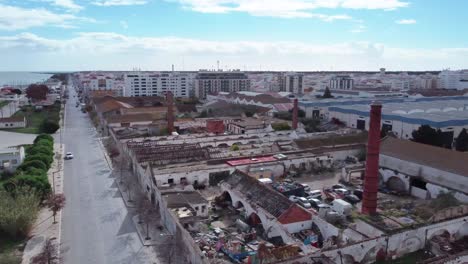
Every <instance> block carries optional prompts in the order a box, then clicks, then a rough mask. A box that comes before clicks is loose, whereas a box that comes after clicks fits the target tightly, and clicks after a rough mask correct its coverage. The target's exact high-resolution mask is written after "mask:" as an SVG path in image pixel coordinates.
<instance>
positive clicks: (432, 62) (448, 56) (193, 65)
mask: <svg viewBox="0 0 468 264" xmlns="http://www.w3.org/2000/svg"><path fill="white" fill-rule="evenodd" d="M0 54H2V59H3V60H6V61H9V62H10V63H8V64H3V65H4V66H2V65H0V70H7V69H10V70H11V69H13V70H59V69H61V70H93V69H102V70H106V69H107V70H119V69H120V70H129V69H131V68H132V67H141V68H143V69H149V70H167V69H170V64H172V63H176V64H177V63H181V61H182V58H184V62H185V66H186V67H185V70H197V69H200V68H209V67H211V66H212V65H214V64H215V62H216V60H221V61H222V63H223V65H228V66H229V67H230V68H244V66H245V67H247V68H248V69H252V70H258V69H259V65H264V67H262V68H263V69H265V66H266V65H268V66H267V67H268V68H267V69H268V70H304V71H305V70H328V69H331V68H333V70H376V69H378V68H380V67H383V66H384V67H386V68H388V69H393V70H434V69H442V68H446V67H452V68H467V67H468V48H465V47H458V48H441V49H406V48H399V47H391V46H386V45H383V44H380V43H370V42H345V43H329V44H311V43H305V42H293V41H278V42H262V41H207V40H201V39H189V38H178V37H131V36H127V35H123V34H116V33H109V32H88V33H80V34H77V35H76V36H75V37H73V38H69V39H51V38H44V37H40V36H38V35H35V34H31V33H22V34H17V35H12V36H2V37H0ZM25 61H28V63H25ZM29 62H31V63H29ZM2 67H4V68H2ZM6 67H8V68H6ZM179 67H180V64H179Z"/></svg>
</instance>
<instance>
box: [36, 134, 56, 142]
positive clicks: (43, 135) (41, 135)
mask: <svg viewBox="0 0 468 264" xmlns="http://www.w3.org/2000/svg"><path fill="white" fill-rule="evenodd" d="M41 139H45V140H48V141H50V142H54V138H53V137H52V136H51V135H48V134H40V135H39V136H37V137H36V138H35V139H34V144H36V143H37V142H38V141H39V140H41Z"/></svg>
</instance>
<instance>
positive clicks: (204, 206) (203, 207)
mask: <svg viewBox="0 0 468 264" xmlns="http://www.w3.org/2000/svg"><path fill="white" fill-rule="evenodd" d="M205 210H206V205H202V207H201V212H202V213H204V212H205Z"/></svg>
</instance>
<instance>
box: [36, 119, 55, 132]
mask: <svg viewBox="0 0 468 264" xmlns="http://www.w3.org/2000/svg"><path fill="white" fill-rule="evenodd" d="M59 128H60V125H59V124H58V122H56V121H50V120H44V122H42V124H41V127H40V129H41V131H42V132H44V133H48V134H53V133H55V132H56V131H57V130H58V129H59Z"/></svg>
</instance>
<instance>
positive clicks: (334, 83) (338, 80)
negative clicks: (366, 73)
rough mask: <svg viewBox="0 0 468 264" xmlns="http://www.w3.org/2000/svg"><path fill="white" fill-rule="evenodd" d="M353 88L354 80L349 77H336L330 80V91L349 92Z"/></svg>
mask: <svg viewBox="0 0 468 264" xmlns="http://www.w3.org/2000/svg"><path fill="white" fill-rule="evenodd" d="M353 88H354V80H353V78H351V77H350V76H349V75H337V76H333V77H332V78H331V79H330V90H344V91H350V90H353Z"/></svg>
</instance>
